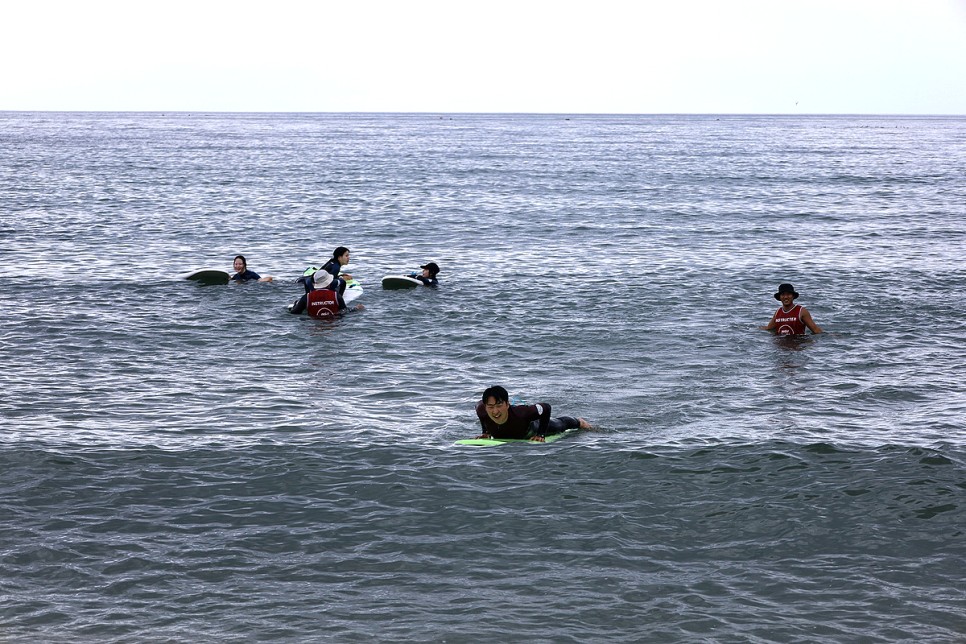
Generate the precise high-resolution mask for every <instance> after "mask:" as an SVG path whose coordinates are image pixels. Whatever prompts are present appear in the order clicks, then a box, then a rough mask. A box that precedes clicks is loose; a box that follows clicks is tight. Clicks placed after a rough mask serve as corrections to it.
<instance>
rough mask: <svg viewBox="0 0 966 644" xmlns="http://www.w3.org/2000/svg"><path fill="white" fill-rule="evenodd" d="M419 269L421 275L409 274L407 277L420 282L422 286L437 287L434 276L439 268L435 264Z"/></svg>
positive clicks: (437, 282) (437, 283) (431, 263)
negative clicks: (421, 271)
mask: <svg viewBox="0 0 966 644" xmlns="http://www.w3.org/2000/svg"><path fill="white" fill-rule="evenodd" d="M420 268H421V269H423V273H422V275H420V274H419V273H410V274H409V276H410V277H412V278H413V279H417V280H419V281H420V282H422V283H423V286H439V281H438V280H437V279H436V276H437V275H438V274H439V266H438V265H437V264H436V262H430V263H428V264H424V265H422V266H420Z"/></svg>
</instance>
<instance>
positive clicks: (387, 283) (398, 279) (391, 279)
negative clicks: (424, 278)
mask: <svg viewBox="0 0 966 644" xmlns="http://www.w3.org/2000/svg"><path fill="white" fill-rule="evenodd" d="M422 284H423V283H422V282H420V281H419V280H418V279H415V278H412V277H408V276H406V275H386V276H385V277H383V278H382V287H383V288H384V289H386V290H387V291H395V290H399V289H404V288H416V287H417V286H422Z"/></svg>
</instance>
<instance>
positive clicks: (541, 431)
mask: <svg viewBox="0 0 966 644" xmlns="http://www.w3.org/2000/svg"><path fill="white" fill-rule="evenodd" d="M537 404H538V405H540V406H541V407H542V408H543V413H542V414H540V426H539V427H538V428H537V436H546V435H547V430H548V429H549V428H550V405H549V404H548V403H545V402H542V403H537Z"/></svg>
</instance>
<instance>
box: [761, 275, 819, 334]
mask: <svg viewBox="0 0 966 644" xmlns="http://www.w3.org/2000/svg"><path fill="white" fill-rule="evenodd" d="M796 298H798V293H796V292H795V287H793V286H792V285H791V284H779V286H778V292H777V293H775V299H776V300H779V301H780V302H781V303H782V305H781V307H780V308H779V309H778V310H777V311H775V315H773V316H771V321H770V322H768V324H766V325H765V326H763V327H759V328H761V329H762V330H763V331H772V332H774V333H775V334H777V335H805V328H806V327H808V329H809V330H811V332H812V333H822V329H821V327H819V325H817V324H815V321H814V320H813V319H812V314H811V313H809V312H808V311H807V310H806V309H805V307H804V306H802V305H801V304H795V299H796Z"/></svg>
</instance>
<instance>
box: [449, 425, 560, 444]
mask: <svg viewBox="0 0 966 644" xmlns="http://www.w3.org/2000/svg"><path fill="white" fill-rule="evenodd" d="M576 431H577V430H576V429H568V430H567V431H565V432H560V433H559V434H550V435H549V436H547V439H546V440H545V441H544V442H542V443H541V442H538V441H531V440H528V439H525V438H463V439H461V440H458V441H456V444H457V445H475V446H477V447H489V446H491V445H506V444H507V443H527V444H528V445H546V444H547V443H552V442H554V441H558V440H560V439H561V438H563V437H565V436H570V435H571V434H573V433H574V432H576Z"/></svg>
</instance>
